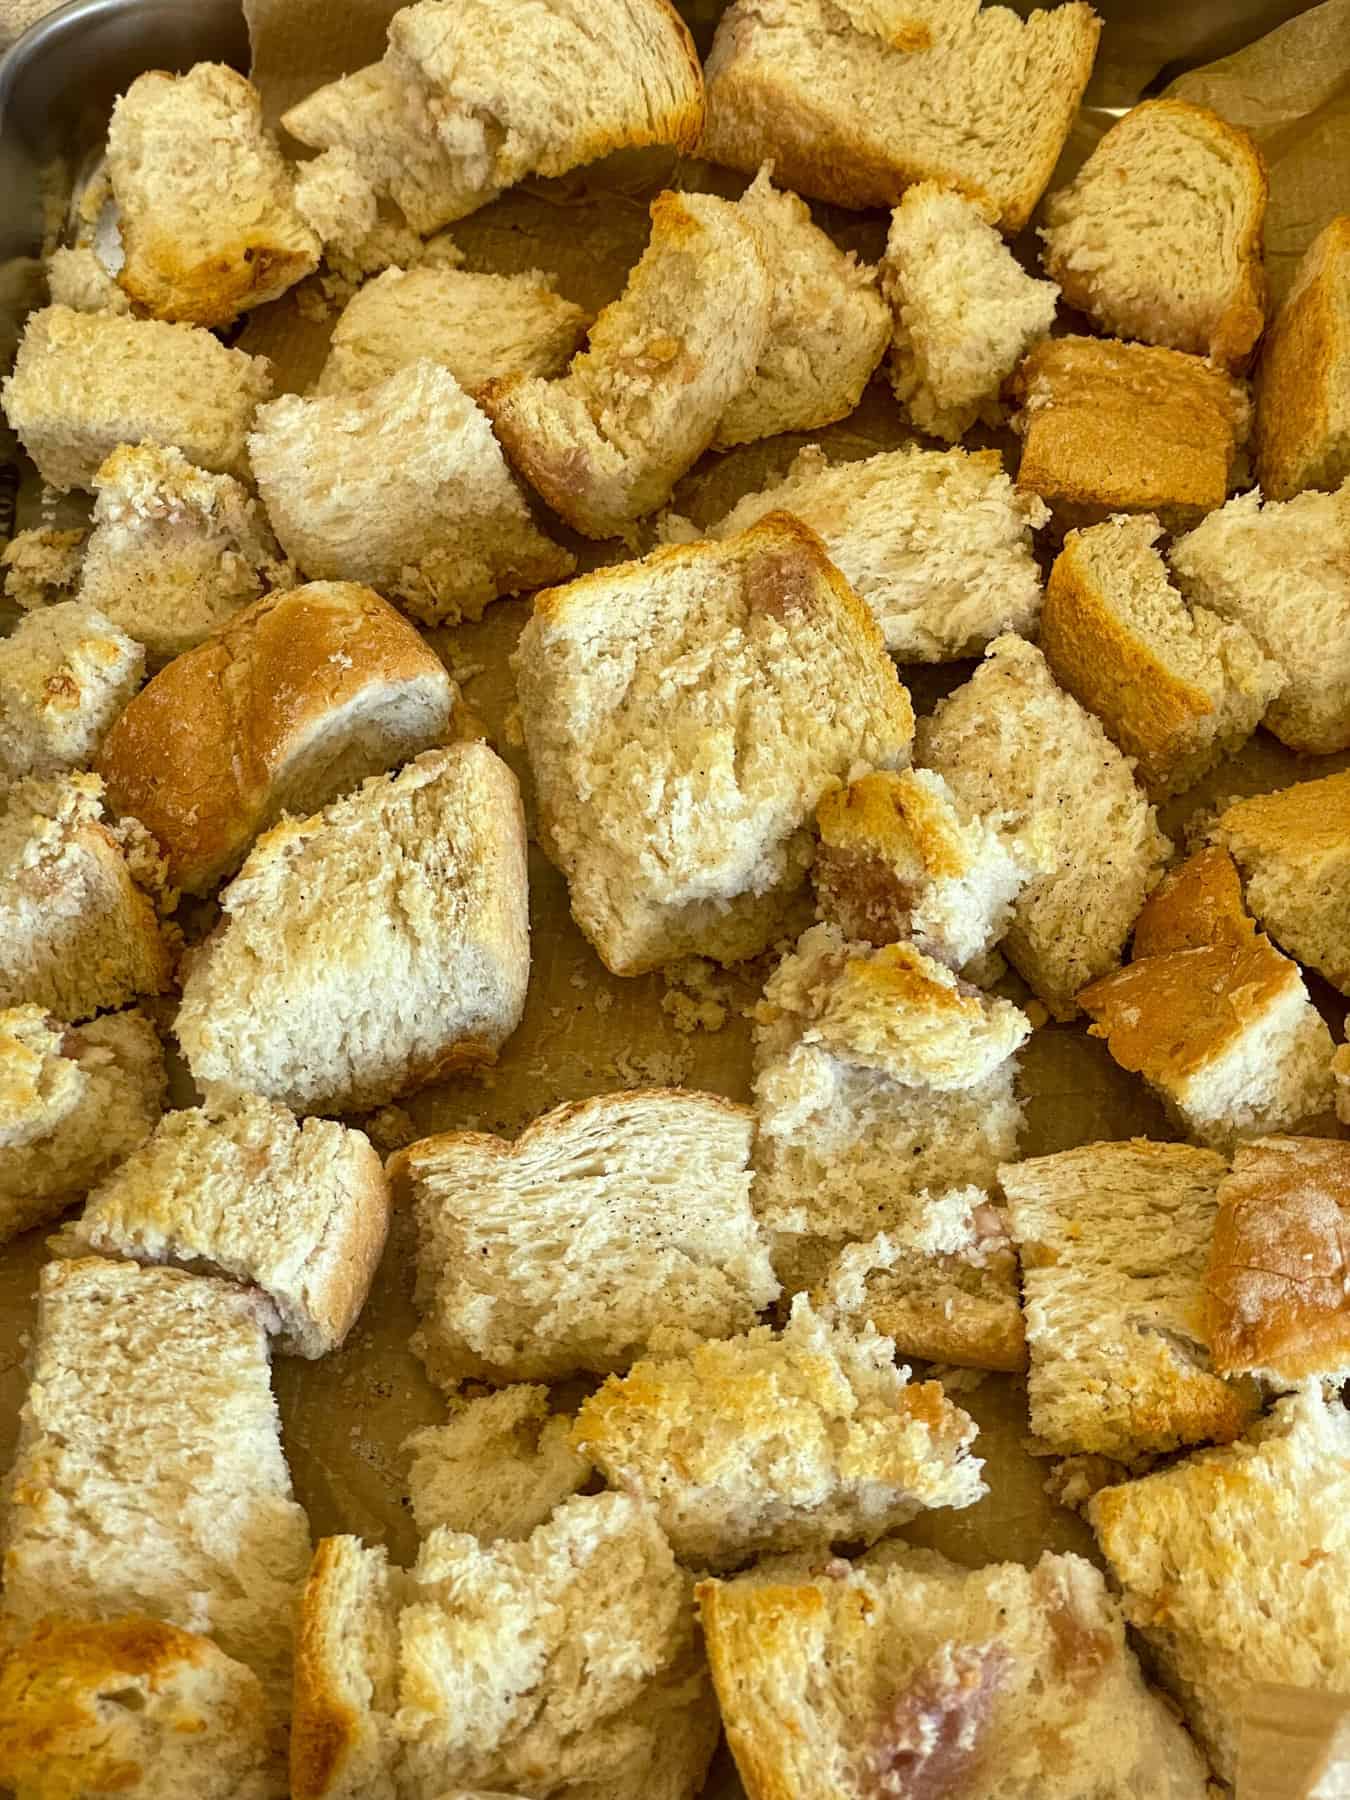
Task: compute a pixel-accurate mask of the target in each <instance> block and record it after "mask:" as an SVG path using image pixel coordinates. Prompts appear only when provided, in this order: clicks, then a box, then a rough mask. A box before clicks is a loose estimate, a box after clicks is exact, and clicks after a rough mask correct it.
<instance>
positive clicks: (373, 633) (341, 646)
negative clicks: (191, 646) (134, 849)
mask: <svg viewBox="0 0 1350 1800" xmlns="http://www.w3.org/2000/svg"><path fill="white" fill-rule="evenodd" d="M459 703H460V701H459V689H458V688H457V687H456V686H455V683H454V682H453V681H452V680H451V679H450V677H449V675H448V674H447V673H446V670H445V665H444V664H443V663H442V662H441V660H440V658H439V657H438V656H437V655H436V653H435V651H434V650H432V648H431V646H430V645H429V644H427V643H426V642H424V640H423V639H422V638H421V637H419V635H418V633H417V632H416V631H415V630H414V629H413V627H412V626H411V625H410V624H409V623H408V621H407V620H406V619H404V618H401V617H400V615H399V614H398V613H396V612H395V611H394V609H393V607H392V606H390V605H388V604H387V603H386V602H385V601H383V600H381V598H380V597H379V595H378V594H376V593H375V592H374V591H373V590H372V589H370V588H368V587H360V586H358V585H357V584H356V583H354V582H336V581H325V582H311V583H309V584H308V585H307V586H304V587H297V588H291V589H289V590H288V591H287V592H285V593H282V594H270V595H267V596H266V597H265V598H264V599H262V600H257V601H255V602H254V604H253V605H252V606H250V607H247V608H245V610H244V611H242V612H239V613H236V614H235V615H234V617H233V618H232V619H231V620H230V621H229V623H228V624H227V625H225V626H224V627H223V628H222V629H221V630H219V631H217V632H215V633H214V634H213V635H212V636H211V638H210V639H208V641H207V642H205V643H203V644H199V645H198V646H197V648H196V649H195V650H188V651H186V652H185V653H184V654H183V655H182V656H178V657H175V658H174V660H173V662H171V663H170V664H169V665H168V667H167V668H165V669H162V670H161V671H160V672H159V674H158V675H156V676H155V677H154V679H153V680H152V681H151V682H150V683H149V685H148V686H147V687H145V688H143V689H142V690H141V692H140V693H139V694H138V695H137V696H136V698H135V699H134V700H133V701H132V702H131V704H130V705H129V706H128V707H127V708H126V709H125V710H124V711H123V713H122V715H121V717H120V718H119V719H118V720H117V723H116V724H115V725H114V727H113V729H112V730H111V731H110V732H109V734H108V736H107V738H106V739H105V741H104V744H103V748H102V750H101V752H100V754H99V758H98V772H99V774H100V775H101V776H102V777H103V781H104V784H105V788H106V794H107V803H108V807H109V809H110V810H111V811H112V812H113V813H114V814H115V815H117V816H124V815H126V814H130V815H132V816H133V817H134V818H137V819H139V820H140V821H141V823H142V824H143V825H144V826H145V827H146V829H147V830H148V831H150V832H151V833H152V835H153V836H154V838H155V840H156V842H157V843H158V845H159V846H160V848H161V849H162V850H163V852H164V854H165V857H166V859H167V863H168V879H169V881H170V883H171V884H172V885H173V886H174V887H176V888H179V889H181V890H182V891H183V892H184V893H188V894H204V893H207V892H208V891H209V890H210V889H211V888H213V887H215V885H216V884H217V883H218V882H219V881H220V880H221V879H222V878H223V877H225V876H227V875H230V874H232V873H233V872H234V870H235V869H237V868H238V866H239V864H240V863H241V862H242V861H243V859H244V855H245V853H246V852H247V850H248V848H249V845H250V844H252V842H253V841H254V839H255V838H256V837H257V836H258V834H259V832H261V831H263V830H265V829H266V828H267V827H268V826H269V825H274V824H275V823H276V822H277V820H278V819H279V818H280V817H281V816H282V814H283V813H291V814H293V815H294V816H296V817H298V818H305V817H307V816H308V815H309V814H310V813H315V812H318V810H319V809H320V807H322V806H325V805H327V803H328V802H329V801H330V800H335V799H337V798H338V796H339V795H340V794H343V793H349V792H351V791H352V790H353V789H354V788H357V787H359V786H360V785H361V783H362V782H363V781H364V780H365V779H366V777H367V776H369V775H380V774H383V773H384V771H385V770H386V769H391V768H396V767H397V766H398V765H399V764H400V763H403V762H407V761H410V760H411V759H412V758H413V757H414V756H416V755H418V754H419V752H421V751H423V750H430V749H431V748H433V747H434V746H435V745H437V744H441V743H444V742H445V740H446V739H447V738H448V737H450V736H451V735H452V720H453V718H454V715H455V710H456V708H457V706H458V705H459Z"/></svg>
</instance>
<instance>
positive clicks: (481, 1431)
mask: <svg viewBox="0 0 1350 1800" xmlns="http://www.w3.org/2000/svg"><path fill="white" fill-rule="evenodd" d="M571 1432H572V1421H571V1419H570V1418H568V1417H566V1416H565V1415H563V1414H551V1413H550V1412H549V1391H548V1389H547V1388H546V1387H541V1386H539V1385H537V1384H534V1383H530V1382H516V1383H515V1384H514V1385H512V1386H511V1387H505V1388H501V1389H499V1390H498V1392H496V1393H495V1394H485V1395H484V1396H483V1397H482V1398H481V1399H478V1400H467V1399H464V1398H462V1397H461V1398H459V1399H455V1400H452V1401H451V1414H450V1419H449V1422H448V1423H447V1424H445V1425H428V1426H425V1427H424V1428H423V1429H422V1430H421V1431H415V1432H414V1433H413V1434H412V1436H411V1437H410V1438H409V1439H408V1441H407V1443H406V1444H405V1445H404V1449H405V1450H406V1451H409V1452H410V1453H411V1456H412V1463H411V1467H410V1468H409V1470H408V1492H409V1495H410V1496H411V1499H412V1509H413V1517H414V1518H415V1519H416V1521H417V1529H418V1532H419V1534H420V1535H421V1536H422V1537H424V1538H426V1537H429V1536H430V1535H431V1533H432V1532H433V1531H435V1530H437V1529H438V1528H440V1527H442V1526H443V1527H444V1528H445V1529H446V1530H447V1531H468V1532H471V1533H472V1534H473V1536H474V1537H476V1538H480V1539H482V1541H483V1542H484V1543H492V1542H494V1541H495V1540H496V1539H497V1538H526V1537H528V1536H529V1535H530V1533H531V1532H532V1531H533V1530H534V1528H535V1526H536V1525H542V1524H543V1522H544V1520H545V1519H547V1518H548V1517H549V1516H550V1514H551V1513H552V1512H553V1510H554V1508H555V1507H557V1506H559V1505H561V1503H562V1502H563V1501H564V1500H567V1499H570V1497H571V1496H572V1495H573V1494H575V1493H576V1492H577V1491H578V1490H579V1489H580V1488H582V1487H584V1486H585V1484H586V1482H587V1481H588V1480H589V1479H590V1474H591V1465H590V1463H589V1462H588V1460H587V1459H586V1458H585V1457H584V1456H582V1455H581V1454H580V1453H579V1452H578V1451H577V1450H574V1449H573V1448H572V1445H571V1442H570V1438H571Z"/></svg>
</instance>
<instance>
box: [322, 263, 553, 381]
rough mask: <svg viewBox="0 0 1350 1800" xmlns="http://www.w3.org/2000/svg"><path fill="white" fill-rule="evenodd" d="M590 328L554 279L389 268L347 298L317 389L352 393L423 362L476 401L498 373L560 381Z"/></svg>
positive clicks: (532, 273)
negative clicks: (557, 289) (445, 371)
mask: <svg viewBox="0 0 1350 1800" xmlns="http://www.w3.org/2000/svg"><path fill="white" fill-rule="evenodd" d="M585 330H586V315H585V313H584V312H583V311H582V310H581V308H580V307H579V306H573V304H572V302H571V301H570V300H564V299H563V298H562V296H561V295H560V294H556V293H554V291H553V281H552V278H551V277H550V276H547V275H541V274H540V273H539V271H538V270H537V269H533V270H531V271H530V272H529V273H528V274H524V275H471V274H469V273H468V272H467V271H466V270H464V269H438V268H431V269H406V270H405V269H386V270H385V271H384V273H383V274H382V275H377V276H376V277H375V279H374V281H368V282H366V283H365V284H364V286H362V287H361V288H360V289H359V290H358V291H357V293H356V294H355V295H353V297H352V299H351V300H350V301H348V303H347V306H346V308H345V310H344V311H343V314H342V317H341V318H340V319H339V320H338V322H337V324H336V325H335V326H334V327H333V338H332V347H331V349H330V350H329V352H328V360H327V362H326V363H325V364H324V366H323V373H322V374H321V375H320V377H319V383H318V386H317V388H316V389H315V392H316V393H319V394H343V393H346V394H355V393H360V392H362V391H363V390H364V389H366V388H370V387H374V386H375V385H376V383H377V382H380V381H383V380H384V379H385V377H386V376H387V375H392V374H393V373H394V372H395V371H396V370H398V369H402V368H406V367H407V365H408V364H409V363H414V362H419V361H421V360H422V359H423V358H425V359H426V360H427V361H428V362H434V363H439V364H440V366H441V367H442V368H444V369H448V370H449V371H450V373H451V374H452V375H453V376H454V378H455V380H456V381H457V382H458V383H459V385H460V386H461V387H462V388H463V389H464V391H465V392H466V393H467V394H469V395H470V396H472V398H473V399H475V400H476V399H477V398H478V396H479V394H481V393H482V391H483V389H484V388H485V387H486V386H487V384H488V382H489V381H493V380H496V379H497V378H498V377H499V376H504V375H515V374H523V375H541V376H552V375H560V374H561V373H562V371H563V370H564V369H565V368H566V367H567V364H568V363H569V362H570V361H571V359H572V354H573V352H574V351H575V350H576V348H577V345H578V343H579V342H580V340H581V338H582V336H583V334H584V333H585Z"/></svg>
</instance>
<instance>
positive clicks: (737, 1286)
mask: <svg viewBox="0 0 1350 1800" xmlns="http://www.w3.org/2000/svg"><path fill="white" fill-rule="evenodd" d="M752 1126H753V1119H752V1116H751V1114H750V1112H749V1110H748V1108H745V1107H740V1106H733V1105H732V1104H731V1103H730V1102H729V1101H726V1100H722V1099H719V1098H718V1097H716V1096H715V1095H712V1094H697V1093H687V1092H685V1091H683V1090H675V1089H664V1088H650V1089H646V1088H644V1089H641V1090H639V1091H637V1092H634V1093H620V1094H604V1095H599V1096H597V1097H596V1098H595V1099H592V1100H583V1101H578V1102H574V1103H573V1104H571V1105H567V1106H561V1107H557V1108H555V1110H554V1111H553V1112H550V1113H545V1114H544V1115H543V1117H542V1118H539V1119H536V1120H535V1121H534V1123H533V1124H531V1125H530V1126H528V1127H527V1128H526V1130H525V1131H523V1132H522V1133H521V1135H520V1136H519V1137H518V1138H517V1139H516V1140H515V1142H514V1143H509V1142H507V1141H505V1140H504V1139H502V1138H497V1137H489V1136H487V1135H485V1134H483V1133H480V1132H446V1133H444V1134H443V1135H441V1136H439V1137H431V1138H424V1139H422V1140H421V1141H420V1142H419V1143H416V1144H412V1145H410V1146H409V1147H408V1149H406V1150H402V1151H400V1152H399V1153H398V1155H397V1156H396V1157H395V1158H394V1160H393V1162H392V1163H391V1164H390V1169H391V1173H392V1174H393V1176H394V1179H395V1182H396V1183H401V1182H404V1181H406V1182H407V1184H408V1186H409V1188H410V1190H411V1194H412V1203H413V1209H414V1213H415V1216H416V1221H417V1236H418V1261H417V1290H416V1294H415V1301H416V1305H417V1310H418V1312H419V1314H420V1316H421V1320H422V1323H421V1327H420V1329H419V1331H418V1333H417V1335H416V1337H415V1338H414V1340H413V1348H414V1349H415V1350H416V1351H417V1353H418V1355H420V1356H421V1358H422V1360H423V1361H424V1362H425V1363H426V1365H427V1369H428V1372H429V1373H430V1374H431V1377H432V1379H433V1380H434V1381H436V1382H438V1383H439V1384H440V1385H442V1386H445V1387H452V1386H454V1385H455V1384H456V1383H458V1382H460V1381H465V1380H479V1381H492V1382H498V1383H500V1382H508V1381H555V1380H560V1379H562V1378H563V1377H565V1376H568V1375H573V1374H576V1373H578V1372H588V1373H591V1374H597V1375H607V1374H610V1373H612V1372H614V1371H616V1370H622V1369H626V1368H628V1367H629V1365H630V1364H631V1363H633V1362H634V1361H635V1360H636V1359H637V1358H638V1357H640V1356H642V1355H644V1354H645V1353H646V1352H648V1351H649V1350H653V1349H657V1348H659V1349H662V1350H664V1349H667V1348H668V1349H670V1350H672V1351H680V1350H685V1349H688V1348H689V1347H690V1346H692V1345H693V1344H696V1343H698V1342H699V1341H700V1340H702V1339H704V1338H714V1337H731V1336H734V1335H735V1333H736V1332H738V1331H745V1330H748V1329H749V1328H750V1326H752V1325H753V1324H754V1323H755V1320H756V1318H757V1316H758V1314H759V1313H760V1312H762V1311H763V1310H764V1308H765V1307H767V1306H768V1305H769V1304H770V1303H771V1302H772V1301H773V1299H774V1297H775V1295H776V1294H777V1292H778V1284H777V1282H776V1281H775V1279H774V1275H773V1271H772V1269H771V1267H770V1264H769V1257H768V1252H767V1250H766V1249H765V1246H764V1242H763V1239H762V1237H761V1234H760V1231H759V1227H758V1225H757V1224H756V1222H755V1217H754V1214H753V1213H752V1212H751V1209H750V1168H749V1161H750V1139H751V1131H752Z"/></svg>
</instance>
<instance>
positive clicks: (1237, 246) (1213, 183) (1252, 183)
mask: <svg viewBox="0 0 1350 1800" xmlns="http://www.w3.org/2000/svg"><path fill="white" fill-rule="evenodd" d="M1268 188H1269V182H1268V180H1267V177H1266V165H1265V162H1264V160H1263V159H1262V156H1261V152H1260V151H1259V150H1258V149H1257V147H1256V144H1255V143H1254V142H1253V140H1252V139H1251V137H1249V136H1248V134H1247V133H1246V132H1245V131H1243V130H1241V129H1240V128H1238V127H1237V126H1233V125H1229V124H1228V123H1227V122H1226V121H1225V120H1223V119H1221V118H1220V117H1219V115H1218V114H1217V113H1213V112H1211V111H1210V110H1209V108H1208V107H1205V106H1193V105H1192V104H1191V103H1190V101H1188V100H1146V101H1144V102H1143V104H1142V105H1140V106H1135V107H1132V108H1131V109H1130V111H1129V112H1127V113H1126V114H1125V115H1124V117H1123V118H1120V119H1117V121H1116V123H1115V124H1114V125H1113V126H1112V127H1111V129H1110V130H1109V131H1108V132H1107V133H1106V135H1105V137H1103V138H1102V140H1101V142H1100V143H1099V144H1098V145H1097V147H1096V149H1094V150H1093V152H1092V154H1091V156H1089V157H1088V159H1087V161H1086V162H1085V163H1084V164H1083V166H1082V168H1081V169H1080V170H1079V171H1078V173H1077V175H1076V176H1075V177H1074V179H1073V180H1072V181H1071V182H1070V183H1069V185H1068V186H1067V187H1062V188H1059V189H1057V190H1056V191H1055V192H1054V193H1053V194H1051V196H1050V198H1049V200H1048V201H1047V202H1046V208H1045V218H1046V224H1045V228H1044V229H1043V230H1042V232H1041V236H1042V238H1043V239H1044V241H1045V267H1046V271H1047V273H1048V274H1050V275H1051V276H1052V277H1053V278H1054V280H1056V281H1057V282H1058V283H1059V285H1060V287H1061V288H1062V289H1063V290H1064V298H1065V300H1067V301H1068V303H1069V305H1070V306H1073V307H1076V308H1077V309H1078V311H1079V312H1082V313H1086V314H1087V315H1088V317H1089V318H1090V319H1092V320H1093V322H1094V323H1095V324H1096V325H1097V327H1098V328H1099V329H1100V330H1101V331H1103V332H1105V333H1106V334H1107V335H1108V336H1110V337H1120V338H1140V339H1142V340H1143V342H1144V343H1146V344H1167V345H1170V346H1171V348H1172V349H1173V350H1187V351H1190V352H1191V354H1192V355H1195V356H1208V357H1211V358H1213V360H1214V361H1215V362H1216V363H1219V364H1221V365H1222V366H1223V367H1224V368H1229V369H1241V368H1243V367H1245V366H1246V363H1247V360H1248V358H1249V357H1250V356H1251V353H1252V347H1253V346H1254V345H1255V343H1256V340H1257V338H1259V337H1260V335H1261V327H1262V326H1263V324H1264V323H1265V300H1266V280H1265V270H1264V269H1263V268H1262V265H1261V246H1262V233H1263V229H1264V226H1265V217H1266V195H1267V191H1268Z"/></svg>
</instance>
